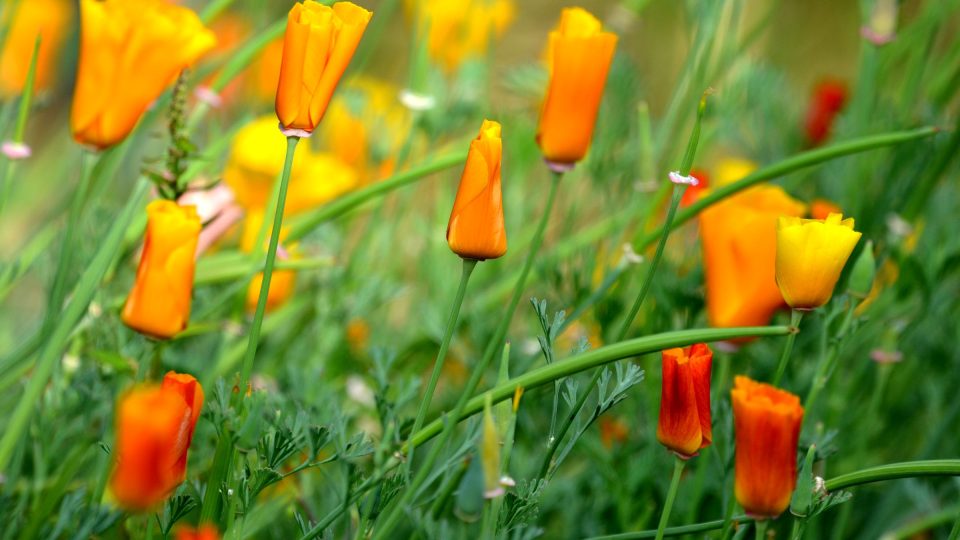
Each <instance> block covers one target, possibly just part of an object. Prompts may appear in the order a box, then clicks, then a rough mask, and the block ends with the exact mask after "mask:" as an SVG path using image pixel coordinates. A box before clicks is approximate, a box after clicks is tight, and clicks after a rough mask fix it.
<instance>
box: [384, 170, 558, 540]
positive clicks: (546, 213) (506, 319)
mask: <svg viewBox="0 0 960 540" xmlns="http://www.w3.org/2000/svg"><path fill="white" fill-rule="evenodd" d="M562 177H563V174H562V173H554V175H553V179H552V182H551V185H550V194H549V195H548V196H547V204H546V207H545V208H544V210H543V215H542V216H541V217H540V224H539V225H538V226H537V232H536V233H535V234H534V237H533V243H532V244H531V245H530V251H528V252H527V259H526V261H525V262H524V265H523V271H522V272H521V273H520V278H519V279H518V280H517V285H516V287H515V289H514V292H513V299H512V300H511V301H510V305H509V307H508V308H507V312H506V313H505V314H504V316H503V318H501V319H500V324H499V325H498V326H497V330H496V332H495V333H494V337H493V341H491V343H490V344H489V345H488V346H487V350H486V351H485V352H484V355H483V358H481V359H480V362H479V363H478V364H477V365H476V366H475V367H474V368H473V372H472V373H471V374H470V379H469V380H468V381H467V384H466V386H465V387H464V389H463V390H462V393H461V394H460V399H459V400H458V401H457V404H456V406H455V407H454V409H453V413H452V415H451V416H452V418H453V419H454V420H452V421H449V422H447V423H446V425H445V426H444V428H443V431H442V433H441V435H440V440H439V441H437V442H436V443H435V444H434V445H433V447H431V448H430V453H429V454H427V457H426V459H425V460H424V462H423V463H422V464H421V466H420V470H419V471H418V472H417V475H416V476H415V477H414V479H413V482H412V483H411V484H410V485H409V486H407V488H406V489H405V490H404V492H403V494H402V495H401V496H400V498H399V500H398V501H397V502H396V503H395V504H394V507H393V509H392V510H391V511H390V512H389V513H388V514H387V515H386V517H385V518H384V521H383V523H381V524H379V526H378V527H377V529H376V532H375V533H374V536H373V538H374V539H375V540H376V539H380V538H384V537H386V536H387V535H389V534H390V532H391V531H392V530H393V528H394V527H395V526H396V525H397V522H398V521H399V519H400V516H401V514H402V513H403V512H404V511H405V507H406V506H407V505H408V504H409V503H410V501H411V500H412V499H413V497H414V496H415V495H416V493H417V491H418V490H419V489H420V487H421V486H422V485H423V483H424V482H425V481H426V480H427V478H429V476H430V473H431V472H432V471H431V468H432V467H433V464H434V463H436V460H437V458H438V457H439V456H440V452H441V451H442V450H443V448H444V447H445V446H446V445H447V442H449V441H450V438H451V437H452V436H453V430H454V428H456V426H457V419H459V418H460V417H461V416H462V415H463V414H464V412H465V410H466V408H467V401H468V399H469V397H470V395H471V394H473V392H474V390H475V389H476V388H477V385H478V384H480V377H482V376H483V373H484V371H485V370H486V368H487V365H488V364H489V363H490V361H491V360H492V359H493V357H494V356H495V355H496V353H497V351H498V350H499V349H500V346H501V344H502V343H503V339H504V337H505V336H506V333H507V328H508V327H509V325H510V320H511V319H512V318H513V313H514V311H516V309H517V304H518V303H519V302H520V297H521V296H522V295H523V289H524V286H525V285H526V283H527V276H528V275H529V274H530V270H531V268H533V261H534V260H535V259H536V256H537V252H538V251H539V250H540V244H541V242H542V241H543V234H544V232H545V231H546V229H547V222H548V221H549V217H550V213H551V211H552V210H553V203H554V200H555V199H556V197H557V187H558V186H559V185H560V179H561V178H562ZM414 435H416V434H414ZM416 444H417V441H416V440H415V439H414V438H411V439H410V441H409V445H410V446H411V447H412V446H415V445H416Z"/></svg>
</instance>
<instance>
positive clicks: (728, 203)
mask: <svg viewBox="0 0 960 540" xmlns="http://www.w3.org/2000/svg"><path fill="white" fill-rule="evenodd" d="M805 211H806V207H805V206H804V204H803V203H801V202H800V201H797V200H795V199H793V198H792V197H790V196H789V195H787V193H786V192H785V191H783V189H781V188H779V187H777V186H773V185H759V186H755V187H752V188H749V189H746V190H744V191H742V192H740V193H738V194H737V195H734V196H732V197H729V198H728V199H726V200H723V201H721V202H719V203H717V204H715V205H713V206H711V207H710V208H707V209H706V210H704V211H703V212H702V213H701V214H700V234H701V237H702V242H703V260H704V273H705V274H706V286H707V316H708V318H709V320H710V324H711V326H718V327H731V326H762V325H765V324H767V323H768V322H769V321H770V318H771V317H772V316H773V313H774V312H775V311H776V310H777V309H779V308H780V307H781V306H783V297H782V296H781V295H780V289H778V288H777V283H776V279H775V278H776V274H775V267H776V252H777V219H778V218H779V217H780V216H784V215H786V216H802V215H803V214H804V212H805Z"/></svg>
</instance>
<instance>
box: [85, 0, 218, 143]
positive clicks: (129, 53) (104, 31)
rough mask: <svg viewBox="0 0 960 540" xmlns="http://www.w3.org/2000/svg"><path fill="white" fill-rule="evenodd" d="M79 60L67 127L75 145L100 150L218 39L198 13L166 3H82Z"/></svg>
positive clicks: (122, 0)
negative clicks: (76, 143)
mask: <svg viewBox="0 0 960 540" xmlns="http://www.w3.org/2000/svg"><path fill="white" fill-rule="evenodd" d="M80 13H81V29H80V65H79V69H78V70H77V86H76V90H75V91H74V94H73V109H72V111H71V114H70V127H71V130H72V131H73V138H74V139H76V140H77V142H79V143H81V144H86V145H90V146H94V147H96V148H106V147H108V146H112V145H114V144H117V143H119V142H120V141H122V140H123V139H124V138H125V137H126V136H127V135H129V134H130V132H131V131H133V128H134V126H135V125H136V124H137V121H138V120H139V119H140V115H141V114H143V111H144V110H146V108H147V107H148V106H149V105H150V104H151V103H152V102H153V101H154V100H155V99H157V97H159V96H160V94H161V93H162V92H163V90H164V88H166V87H167V86H168V85H169V84H170V83H171V82H173V81H174V79H176V77H177V74H179V73H180V72H181V71H182V70H183V69H184V68H186V67H188V66H189V65H191V64H193V63H194V62H195V61H196V60H197V59H198V58H200V57H201V56H202V55H203V54H204V53H206V52H207V51H209V50H210V49H212V48H213V46H214V44H215V43H216V38H215V37H214V35H213V32H211V31H210V30H208V29H207V28H205V27H204V26H203V23H201V22H200V18H199V17H197V15H196V13H194V12H192V11H190V10H189V9H187V8H184V7H181V6H178V5H176V4H172V3H170V2H166V1H164V0H140V1H138V2H130V1H128V0H105V1H98V0H81V1H80Z"/></svg>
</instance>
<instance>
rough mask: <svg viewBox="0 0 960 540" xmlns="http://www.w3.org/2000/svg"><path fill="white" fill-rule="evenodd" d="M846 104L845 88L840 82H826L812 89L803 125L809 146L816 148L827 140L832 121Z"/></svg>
mask: <svg viewBox="0 0 960 540" xmlns="http://www.w3.org/2000/svg"><path fill="white" fill-rule="evenodd" d="M846 103H847V86H846V85H845V84H844V83H842V82H840V81H834V80H826V81H823V82H821V83H820V84H818V85H817V86H816V87H815V88H814V89H813V98H812V100H811V102H810V108H809V109H807V119H806V124H805V126H806V134H807V142H809V143H810V145H812V146H817V145H819V144H822V143H823V142H824V141H825V140H827V138H828V137H829V136H830V132H831V130H832V129H833V123H834V120H836V118H837V115H839V114H840V111H841V110H843V106H844V105H845V104H846Z"/></svg>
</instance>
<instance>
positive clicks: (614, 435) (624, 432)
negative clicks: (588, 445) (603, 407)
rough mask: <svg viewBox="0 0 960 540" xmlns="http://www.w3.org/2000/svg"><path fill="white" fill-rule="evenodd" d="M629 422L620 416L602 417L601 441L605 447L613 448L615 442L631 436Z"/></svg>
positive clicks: (620, 441)
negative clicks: (628, 427)
mask: <svg viewBox="0 0 960 540" xmlns="http://www.w3.org/2000/svg"><path fill="white" fill-rule="evenodd" d="M629 435H630V431H629V430H628V429H627V424H626V422H624V421H623V420H621V419H620V418H609V417H608V416H601V417H600V442H601V443H603V446H604V447H605V448H608V449H609V448H613V445H614V443H622V442H624V441H626V440H627V437H629Z"/></svg>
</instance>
